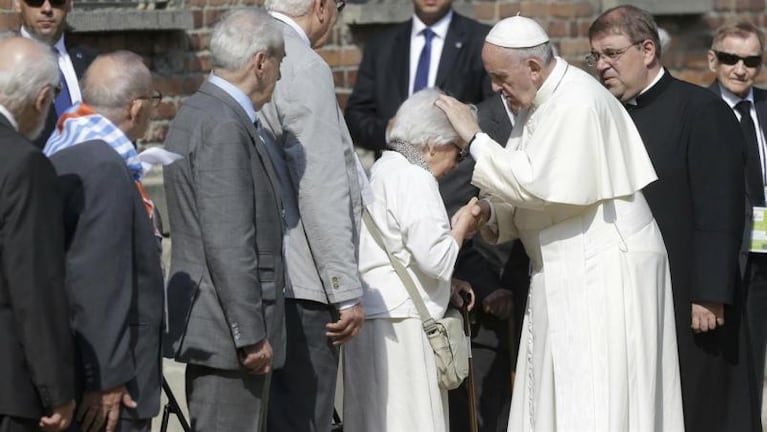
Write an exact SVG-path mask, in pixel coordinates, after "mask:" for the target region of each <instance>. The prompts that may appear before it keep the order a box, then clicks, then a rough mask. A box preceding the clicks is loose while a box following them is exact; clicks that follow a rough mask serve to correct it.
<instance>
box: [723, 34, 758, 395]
mask: <svg viewBox="0 0 767 432" xmlns="http://www.w3.org/2000/svg"><path fill="white" fill-rule="evenodd" d="M763 52H764V34H763V33H762V31H761V30H760V29H759V28H757V27H756V26H754V25H753V24H751V23H749V22H739V23H735V24H732V25H725V26H722V27H720V28H719V29H717V30H716V32H715V33H714V39H713V42H712V44H711V49H710V50H709V51H708V67H709V69H711V71H712V72H714V73H715V74H716V80H715V81H714V83H713V84H711V86H710V87H709V89H711V90H712V91H713V92H714V93H716V94H717V95H720V96H721V97H722V99H723V100H724V101H725V102H727V105H729V106H730V108H732V110H733V112H734V113H735V116H736V117H737V118H738V120H739V121H740V126H741V128H742V129H743V134H744V135H745V137H746V148H745V161H746V194H747V196H748V199H749V201H750V203H749V206H748V209H749V210H750V209H753V211H755V212H758V213H759V215H763V214H764V210H761V208H764V207H765V184H767V177H765V176H767V156H766V155H767V152H766V151H767V144H766V143H765V133H766V132H767V91H765V90H762V89H759V88H755V87H754V80H755V78H756V76H757V75H759V72H760V71H761V70H762V53H763ZM751 228H752V226H751V219H750V218H749V219H747V220H746V230H745V236H744V239H745V240H746V241H745V242H744V243H743V245H744V247H743V248H742V249H741V270H742V271H743V273H742V276H743V283H744V285H745V290H746V300H745V304H746V316H747V321H748V326H749V330H750V333H751V334H750V339H749V340H750V342H751V343H750V345H751V347H752V350H753V355H754V370H755V372H756V376H755V380H756V389H757V393H758V395H759V406H761V405H762V403H761V402H762V386H763V382H764V358H765V348H766V347H767V255H764V254H763V253H757V252H751V249H752V245H751V232H752V229H751ZM757 232H758V230H757ZM755 250H758V249H755Z"/></svg>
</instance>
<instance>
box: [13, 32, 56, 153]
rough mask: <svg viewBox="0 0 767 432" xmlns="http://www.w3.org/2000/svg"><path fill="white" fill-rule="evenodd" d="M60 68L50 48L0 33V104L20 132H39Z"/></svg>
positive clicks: (28, 133) (29, 135)
mask: <svg viewBox="0 0 767 432" xmlns="http://www.w3.org/2000/svg"><path fill="white" fill-rule="evenodd" d="M58 82H59V72H58V64H57V63H56V58H55V56H54V55H53V52H52V51H51V49H50V48H49V47H48V46H47V45H44V44H42V43H40V42H38V41H35V40H32V39H26V38H22V37H17V36H4V37H0V104H2V105H3V106H4V107H5V108H6V109H8V111H10V112H11V114H13V116H14V118H15V120H16V122H17V123H18V125H19V132H20V133H22V134H23V135H25V136H27V137H28V138H34V137H35V136H37V135H38V134H39V133H40V130H41V128H42V126H43V123H44V121H45V116H46V115H47V114H48V109H49V106H50V103H51V100H52V95H53V89H54V88H55V87H56V86H57V85H58Z"/></svg>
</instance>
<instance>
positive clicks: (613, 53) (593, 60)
mask: <svg viewBox="0 0 767 432" xmlns="http://www.w3.org/2000/svg"><path fill="white" fill-rule="evenodd" d="M642 42H644V41H639V42H634V43H633V44H631V45H629V46H627V47H626V48H621V49H612V48H607V49H606V50H604V52H601V53H600V52H597V51H591V53H589V55H587V56H586V64H587V65H588V66H589V67H594V66H596V65H597V63H599V59H603V60H604V61H605V62H606V63H607V64H609V65H611V66H612V65H613V64H615V62H617V61H618V60H620V58H621V56H623V54H625V53H626V51H628V50H629V49H631V48H632V47H635V46H637V45H639V44H641V43H642Z"/></svg>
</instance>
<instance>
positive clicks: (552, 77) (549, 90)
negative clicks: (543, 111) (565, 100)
mask: <svg viewBox="0 0 767 432" xmlns="http://www.w3.org/2000/svg"><path fill="white" fill-rule="evenodd" d="M554 61H555V62H557V64H556V65H555V66H554V69H553V70H552V71H551V73H550V74H549V76H548V77H546V81H544V82H543V85H542V86H541V88H539V89H538V92H537V93H536V94H535V98H534V99H533V106H540V105H542V104H543V103H545V102H546V101H547V100H548V99H549V98H550V97H551V95H553V94H554V91H555V90H556V89H557V86H559V82H560V81H562V78H564V76H565V72H566V71H567V66H569V65H568V64H567V62H566V61H565V60H564V59H563V58H561V57H554Z"/></svg>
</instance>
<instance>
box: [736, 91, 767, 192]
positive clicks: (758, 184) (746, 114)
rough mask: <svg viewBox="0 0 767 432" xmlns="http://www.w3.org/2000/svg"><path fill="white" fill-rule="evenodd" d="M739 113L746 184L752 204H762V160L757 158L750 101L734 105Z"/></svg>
mask: <svg viewBox="0 0 767 432" xmlns="http://www.w3.org/2000/svg"><path fill="white" fill-rule="evenodd" d="M735 109H736V110H738V112H739V113H740V127H741V129H743V135H744V136H745V137H746V185H747V187H748V193H749V196H751V201H752V204H753V205H755V206H760V207H763V206H764V183H763V182H762V162H761V159H760V158H759V141H758V140H757V139H756V127H755V126H754V121H753V120H752V119H751V101H747V100H742V101H740V102H738V104H737V105H735Z"/></svg>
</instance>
